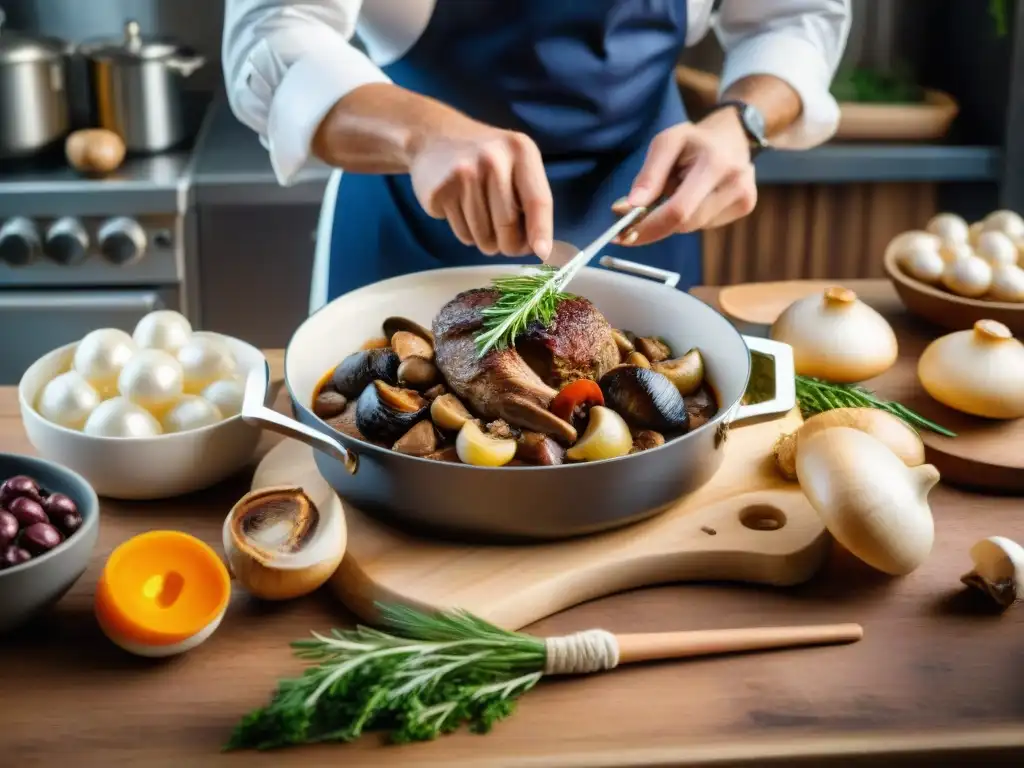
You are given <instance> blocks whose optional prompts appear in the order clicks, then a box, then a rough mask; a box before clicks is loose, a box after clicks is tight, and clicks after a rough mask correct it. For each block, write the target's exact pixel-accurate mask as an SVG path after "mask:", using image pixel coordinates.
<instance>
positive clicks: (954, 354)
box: [917, 320, 1024, 419]
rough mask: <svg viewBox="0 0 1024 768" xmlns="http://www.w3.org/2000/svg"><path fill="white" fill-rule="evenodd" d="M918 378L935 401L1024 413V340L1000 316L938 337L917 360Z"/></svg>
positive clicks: (996, 415)
mask: <svg viewBox="0 0 1024 768" xmlns="http://www.w3.org/2000/svg"><path fill="white" fill-rule="evenodd" d="M917 378H918V380H919V381H920V382H921V386H922V387H923V388H924V390H925V392H927V393H928V395H929V396H930V397H931V398H932V399H934V400H936V401H937V402H940V403H942V404H943V405H945V406H946V407H948V408H952V409H954V410H957V411H960V412H962V413H967V414H971V415H972V416H981V417H983V418H989V419H1016V418H1020V417H1022V416H1024V387H1022V386H1021V385H1020V382H1021V381H1022V380H1024V344H1021V342H1020V341H1018V340H1017V339H1015V338H1014V337H1013V334H1012V333H1011V332H1010V329H1009V328H1007V327H1006V326H1005V325H1003V324H1002V323H999V322H996V321H995V320H979V321H978V322H976V323H975V324H974V328H972V329H971V330H964V331H955V332H954V333H950V334H946V335H945V336H941V337H939V338H938V339H936V340H935V341H933V342H932V343H931V344H929V345H928V346H927V347H926V348H925V350H924V352H922V353H921V357H920V359H919V360H918V362H917Z"/></svg>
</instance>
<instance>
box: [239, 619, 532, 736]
mask: <svg viewBox="0 0 1024 768" xmlns="http://www.w3.org/2000/svg"><path fill="white" fill-rule="evenodd" d="M378 610H379V611H380V614H381V617H382V622H383V623H384V624H385V625H387V626H388V627H389V628H390V629H392V630H393V632H394V634H389V633H387V632H383V631H380V630H377V629H372V628H370V627H364V626H358V627H356V628H355V629H354V630H348V631H340V630H332V631H331V633H330V635H320V634H317V633H315V632H314V633H312V634H313V638H312V639H310V640H301V641H297V642H294V643H292V648H293V649H294V650H295V655H296V656H297V657H299V658H301V659H304V660H306V661H309V662H312V665H311V666H309V667H308V668H307V669H306V670H305V672H304V674H302V675H301V676H300V677H297V678H292V679H287V680H282V681H281V682H280V683H279V684H278V688H277V691H276V692H275V693H274V695H273V697H272V698H271V700H270V702H269V704H267V705H266V706H265V707H262V708H260V709H257V710H255V711H254V712H251V713H249V714H248V715H246V716H245V718H243V720H242V721H241V722H240V723H239V724H238V726H237V727H236V728H235V731H234V733H233V734H232V736H231V739H230V740H229V742H228V744H227V745H226V746H225V750H235V749H273V748H277V747H285V746H289V745H296V744H309V743H315V742H324V741H352V740H354V739H357V738H358V737H359V736H360V735H361V734H362V733H363V732H364V731H371V730H374V731H386V732H388V734H389V735H390V738H391V740H392V741H393V742H399V743H400V742H409V741H426V740H430V739H434V738H436V737H438V736H440V735H441V734H444V733H448V732H451V731H454V730H456V729H458V728H459V727H460V726H462V725H467V726H468V727H469V728H470V730H472V731H474V732H477V733H484V732H486V731H488V730H489V729H490V728H491V726H492V725H493V724H494V723H496V722H497V721H499V720H502V719H504V718H505V717H508V716H509V715H510V714H511V713H512V711H513V710H514V708H515V700H516V699H517V698H518V697H519V696H520V695H521V694H523V693H525V692H526V691H528V690H530V689H531V688H532V687H533V686H534V685H536V684H537V681H538V680H540V678H541V676H542V674H543V670H544V664H545V659H546V650H545V645H544V641H543V640H542V639H539V638H535V637H531V636H530V635H525V634H521V633H518V632H509V631H506V630H504V629H501V628H499V627H496V626H494V625H492V624H489V623H488V622H486V621H483V620H482V619H480V618H477V617H475V616H472V615H471V614H468V613H465V612H463V611H453V612H447V613H440V614H423V613H419V612H417V611H414V610H412V609H409V608H405V607H401V606H378Z"/></svg>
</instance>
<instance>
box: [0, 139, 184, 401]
mask: <svg viewBox="0 0 1024 768" xmlns="http://www.w3.org/2000/svg"><path fill="white" fill-rule="evenodd" d="M190 157H191V153H190V151H187V150H183V151H181V152H176V153H171V154H168V155H163V156H159V157H152V158H143V159H139V160H134V161H130V162H129V163H127V164H126V165H125V166H123V167H122V168H121V170H119V171H118V172H117V173H116V174H115V175H113V176H111V177H108V178H105V179H88V178H83V177H80V176H78V175H77V174H75V173H74V172H73V171H71V170H69V169H67V168H65V167H62V166H48V167H47V166H43V165H38V166H36V167H33V168H27V169H26V168H20V169H18V170H12V169H10V168H5V167H0V329H2V332H0V384H15V383H17V381H18V379H19V378H20V377H21V375H22V373H23V372H24V370H25V369H26V368H27V367H28V366H29V364H31V363H32V362H33V361H34V360H36V359H37V358H38V357H39V356H40V355H42V354H43V353H45V352H47V351H48V350H51V349H53V348H54V347H57V346H60V345H62V344H67V343H69V342H71V341H74V340H76V339H78V338H81V337H82V336H83V335H84V334H85V333H87V332H88V331H90V330H92V329H94V328H99V327H117V328H122V329H124V330H126V331H129V332H130V331H131V330H132V328H134V326H135V323H136V322H138V320H139V318H141V317H142V316H143V315H145V314H146V313H147V312H150V311H151V310H154V309H160V308H170V309H178V310H180V311H183V312H185V313H186V314H189V309H190V302H189V301H188V300H187V298H186V295H185V288H186V285H187V281H186V260H185V254H186V251H187V245H188V243H189V241H190V240H191V239H192V238H194V231H193V230H194V223H193V222H192V220H191V218H190V216H189V215H188V214H189V194H190V189H189V172H190V167H191V166H190Z"/></svg>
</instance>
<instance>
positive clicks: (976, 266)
mask: <svg viewBox="0 0 1024 768" xmlns="http://www.w3.org/2000/svg"><path fill="white" fill-rule="evenodd" d="M942 284H943V285H944V286H946V288H948V289H949V290H950V291H952V292H953V293H955V294H957V295H958V296H965V297H967V298H970V299H976V298H978V297H979V296H982V295H984V294H985V293H986V292H987V291H988V289H989V288H990V287H991V286H992V266H991V265H990V264H989V263H988V262H987V261H985V260H984V259H983V258H981V257H979V256H973V255H970V256H962V257H960V258H957V259H954V260H952V261H950V262H948V263H947V264H946V270H945V271H944V272H943V273H942Z"/></svg>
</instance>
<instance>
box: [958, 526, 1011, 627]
mask: <svg viewBox="0 0 1024 768" xmlns="http://www.w3.org/2000/svg"><path fill="white" fill-rule="evenodd" d="M971 560H972V561H973V562H974V568H972V569H971V571H970V572H968V573H965V574H964V575H963V576H961V577H960V581H962V582H963V583H964V584H966V585H967V586H968V587H972V588H973V589H977V590H980V591H981V592H983V593H985V594H986V595H988V596H989V597H991V598H992V600H994V601H995V603H996V604H997V605H998V606H1000V607H1001V608H1003V609H1004V610H1005V609H1006V608H1009V607H1010V606H1011V605H1013V603H1015V602H1016V601H1017V600H1019V599H1020V598H1021V597H1024V547H1021V545H1020V544H1018V543H1017V542H1015V541H1012V540H1010V539H1007V538H1005V537H1003V536H990V537H989V538H987V539H982V540H981V541H979V542H977V543H976V544H975V545H974V546H973V547H971Z"/></svg>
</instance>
